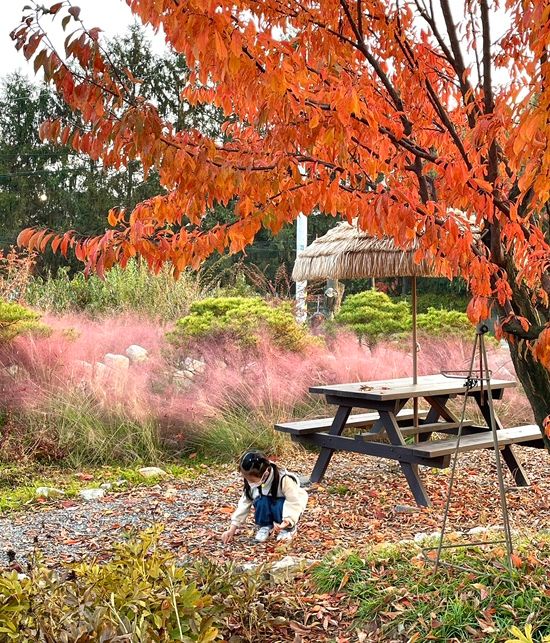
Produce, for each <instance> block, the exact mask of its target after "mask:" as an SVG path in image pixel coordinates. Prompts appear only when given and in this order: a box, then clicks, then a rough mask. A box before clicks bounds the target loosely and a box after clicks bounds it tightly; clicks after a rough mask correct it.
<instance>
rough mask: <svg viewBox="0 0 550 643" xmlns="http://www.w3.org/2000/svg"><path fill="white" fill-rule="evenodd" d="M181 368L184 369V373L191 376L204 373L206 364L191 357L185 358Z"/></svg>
mask: <svg viewBox="0 0 550 643" xmlns="http://www.w3.org/2000/svg"><path fill="white" fill-rule="evenodd" d="M183 367H184V372H185V371H191V372H192V373H193V374H195V373H204V371H205V369H206V363H205V362H203V361H201V360H200V359H193V358H192V357H186V358H185V359H184V360H183Z"/></svg>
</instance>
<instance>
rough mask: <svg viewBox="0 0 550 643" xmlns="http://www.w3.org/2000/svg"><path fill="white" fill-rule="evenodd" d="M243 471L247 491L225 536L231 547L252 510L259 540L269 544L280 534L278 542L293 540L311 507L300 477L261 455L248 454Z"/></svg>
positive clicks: (225, 540)
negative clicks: (304, 513) (299, 523)
mask: <svg viewBox="0 0 550 643" xmlns="http://www.w3.org/2000/svg"><path fill="white" fill-rule="evenodd" d="M239 470H240V472H241V475H242V476H243V478H244V491H243V495H242V496H241V499H240V500H239V504H238V505H237V509H236V510H235V511H234V512H233V515H232V516H231V527H230V528H229V529H228V530H227V531H225V532H224V533H223V534H222V541H223V542H224V543H229V542H231V540H233V536H234V535H235V532H236V531H237V529H238V528H239V527H241V526H242V525H243V524H244V522H245V520H246V517H247V516H248V513H249V511H250V508H251V507H254V521H255V523H256V525H257V526H258V530H257V532H256V536H255V538H256V540H257V541H258V542H260V543H263V542H265V541H266V540H267V539H268V538H269V536H270V535H271V533H272V532H273V531H274V530H275V531H277V532H278V533H277V540H279V541H281V540H291V539H292V538H293V537H294V534H295V533H296V525H297V523H298V520H299V518H300V516H301V514H302V512H303V511H304V509H305V508H306V505H307V492H306V490H305V489H302V488H301V487H300V482H299V480H298V477H297V476H296V475H295V474H293V473H289V472H288V471H286V470H285V469H279V467H278V466H277V465H276V464H275V463H274V462H271V461H270V460H268V459H267V458H266V456H265V455H264V454H263V453H260V452H259V451H247V452H246V453H245V454H244V455H243V456H242V458H241V461H240V464H239Z"/></svg>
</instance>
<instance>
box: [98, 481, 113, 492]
mask: <svg viewBox="0 0 550 643" xmlns="http://www.w3.org/2000/svg"><path fill="white" fill-rule="evenodd" d="M99 488H100V489H104V490H105V491H110V490H111V489H112V488H113V484H112V482H104V483H103V484H101V485H99Z"/></svg>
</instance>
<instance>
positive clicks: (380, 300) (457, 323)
mask: <svg viewBox="0 0 550 643" xmlns="http://www.w3.org/2000/svg"><path fill="white" fill-rule="evenodd" d="M335 321H336V322H337V323H339V324H343V325H345V326H348V327H349V328H351V329H353V330H354V331H355V333H356V334H357V335H358V336H359V338H361V339H363V338H364V339H366V341H367V342H369V343H373V342H376V341H378V340H380V339H382V338H390V337H392V336H396V335H397V336H401V335H403V334H404V333H408V332H410V331H411V329H412V313H411V307H410V303H409V300H408V299H400V300H392V299H391V298H390V297H388V295H386V294H385V293H382V292H378V291H377V290H367V291H365V292H361V293H358V294H356V295H350V296H349V297H347V298H346V299H345V300H344V303H343V304H342V308H341V309H340V312H339V313H338V315H336V317H335ZM417 326H418V328H419V330H421V331H423V332H425V333H426V334H429V335H433V336H436V337H441V336H446V335H447V336H453V337H457V336H458V337H464V338H471V337H473V333H474V328H473V326H472V324H471V323H470V321H469V320H468V317H467V315H466V313H462V312H459V311H458V310H446V309H444V308H433V307H429V308H428V309H427V312H425V313H419V314H418V316H417Z"/></svg>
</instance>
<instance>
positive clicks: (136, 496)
mask: <svg viewBox="0 0 550 643" xmlns="http://www.w3.org/2000/svg"><path fill="white" fill-rule="evenodd" d="M519 453H520V455H521V458H522V460H523V461H524V462H525V466H526V469H527V471H528V473H529V475H530V477H531V482H532V485H531V487H529V488H524V489H520V490H511V491H510V492H509V494H508V504H509V509H510V518H511V523H512V526H513V527H514V528H515V529H517V530H519V531H526V530H529V531H530V532H536V531H540V530H550V456H549V454H548V453H547V452H545V451H542V450H536V449H526V448H522V449H519ZM314 460H315V456H314V455H311V454H307V455H304V456H301V457H300V458H299V459H298V461H294V462H293V463H292V466H291V468H292V470H295V471H298V472H300V473H307V472H309V471H310V470H311V467H312V465H313V462H314ZM287 464H288V463H287ZM448 472H449V469H447V470H444V471H441V470H431V471H425V472H424V473H423V479H424V481H425V484H426V487H427V489H428V492H429V494H430V496H431V498H432V500H433V502H434V506H433V507H432V508H429V509H421V510H418V509H417V508H416V507H415V506H414V501H413V500H412V496H411V494H410V492H409V490H408V487H407V485H406V483H405V481H404V478H403V477H402V475H401V473H400V471H399V468H398V467H397V466H395V465H394V464H392V463H391V462H388V461H383V460H375V459H373V458H368V457H361V458H356V457H354V456H353V455H351V454H337V455H336V456H335V457H334V459H333V462H332V464H331V466H330V468H329V470H328V472H327V476H326V478H325V480H324V481H323V484H322V485H317V486H314V487H313V488H311V489H310V500H309V504H308V509H307V511H306V513H305V514H304V516H303V518H302V520H301V521H300V529H299V531H298V535H297V537H296V538H295V540H294V541H293V542H292V543H291V544H289V545H284V546H283V545H276V544H275V543H274V542H273V541H268V543H266V544H265V545H255V544H254V542H253V539H252V535H253V528H252V527H253V525H252V522H251V521H250V523H249V527H247V528H246V529H244V530H242V532H240V533H239V534H238V535H237V537H236V539H235V541H234V544H233V545H231V546H224V545H223V544H222V543H221V542H220V539H219V536H220V534H221V533H222V532H223V530H224V529H226V528H227V525H228V523H229V517H230V514H231V512H232V510H233V508H234V505H235V503H236V501H237V499H238V496H239V494H240V491H241V481H240V479H239V476H238V475H237V474H236V473H235V472H234V470H233V469H232V468H229V467H220V468H219V469H217V470H216V471H212V470H210V471H207V472H205V473H204V474H202V475H201V476H199V477H198V478H196V479H194V480H183V481H182V480H177V479H168V480H166V481H164V482H162V484H159V485H156V486H154V487H134V488H133V489H130V490H128V491H124V492H117V493H109V494H107V495H106V496H105V497H104V498H103V499H101V500H96V501H89V502H85V501H82V500H74V501H72V500H71V501H69V500H58V501H52V502H49V503H45V504H40V505H39V504H37V505H32V507H30V508H27V509H26V510H24V511H20V512H17V513H14V514H11V515H9V516H6V517H3V518H0V555H1V556H2V557H3V563H7V561H8V557H7V552H8V551H12V552H14V553H15V557H16V560H17V561H19V563H20V564H21V565H22V566H24V565H25V563H26V561H27V560H28V559H29V557H31V555H32V552H33V551H40V552H41V553H42V555H43V556H44V558H45V559H46V562H47V563H48V564H51V565H59V564H61V563H64V562H72V561H77V560H81V559H83V558H89V557H93V558H97V559H103V558H106V557H108V556H109V553H110V550H111V548H112V545H113V544H114V543H116V542H121V541H123V540H126V539H127V538H128V537H129V536H130V535H133V534H135V533H137V532H138V531H140V530H143V529H144V528H146V527H148V526H150V525H153V524H156V523H162V524H163V525H164V532H163V534H162V541H163V542H164V544H166V545H167V546H168V547H170V548H172V549H174V550H175V551H176V552H177V554H178V556H179V557H181V558H187V557H189V556H190V557H202V556H207V557H209V558H211V559H213V560H216V561H228V560H233V561H235V562H237V563H243V562H249V561H254V562H264V561H266V562H267V561H269V560H273V559H275V558H280V557H281V556H282V555H285V554H287V553H292V554H293V555H297V556H300V557H307V558H314V559H318V558H321V557H322V556H323V555H324V554H325V553H326V552H327V551H329V550H330V549H332V548H334V547H344V548H348V547H360V546H361V545H363V544H368V543H373V542H374V543H376V542H383V541H390V542H394V541H398V540H402V539H406V538H412V537H414V535H415V534H418V533H419V532H425V533H430V532H433V531H435V530H437V529H438V528H439V525H440V523H441V517H442V513H443V506H444V500H445V497H446V492H447V483H448ZM508 484H511V478H509V479H508ZM449 520H450V524H449V527H450V529H455V530H459V531H466V530H467V529H470V528H472V527H476V526H479V525H481V526H490V525H498V524H499V523H500V522H501V518H500V509H499V498H498V486H497V480H496V474H495V464H494V456H493V454H492V452H476V453H475V454H464V455H463V456H461V459H460V461H459V467H458V478H457V481H456V487H455V493H454V495H453V502H452V505H451V512H450V516H449ZM10 555H11V554H10Z"/></svg>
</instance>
